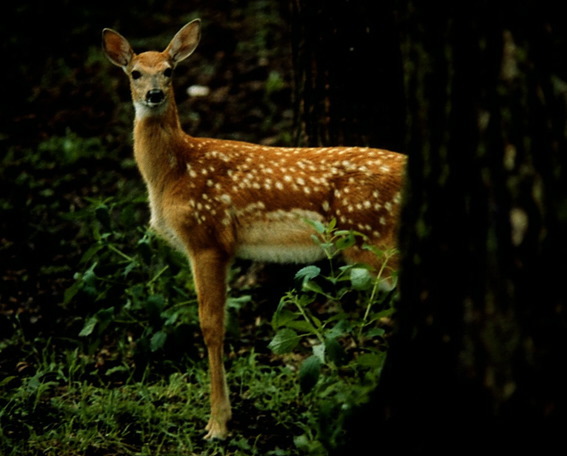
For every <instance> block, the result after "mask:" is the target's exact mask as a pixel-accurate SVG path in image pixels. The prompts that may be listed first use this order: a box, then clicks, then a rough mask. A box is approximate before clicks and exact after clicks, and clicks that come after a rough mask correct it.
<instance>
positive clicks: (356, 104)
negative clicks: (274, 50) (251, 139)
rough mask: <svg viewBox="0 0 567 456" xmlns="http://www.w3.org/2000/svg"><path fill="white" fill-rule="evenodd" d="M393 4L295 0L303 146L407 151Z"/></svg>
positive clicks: (295, 49) (299, 125) (297, 101)
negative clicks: (367, 147) (351, 146)
mask: <svg viewBox="0 0 567 456" xmlns="http://www.w3.org/2000/svg"><path fill="white" fill-rule="evenodd" d="M392 3H393V2H392V1H379V2H378V1H368V0H364V1H349V0H336V1H332V2H329V1H325V0H292V1H291V5H292V14H291V26H292V39H293V43H292V44H293V58H294V71H295V75H294V79H295V95H296V96H295V105H296V109H295V111H296V114H297V117H296V120H297V125H296V131H297V134H298V142H299V143H301V144H302V145H312V146H319V145H353V146H354V145H366V146H368V145H372V146H375V147H381V148H386V149H394V150H399V149H400V148H401V146H402V144H403V121H404V112H403V103H402V102H401V99H402V91H403V85H402V77H401V61H400V50H399V47H398V46H397V36H396V34H395V29H394V25H395V21H394V14H393V9H392V7H391V4H392Z"/></svg>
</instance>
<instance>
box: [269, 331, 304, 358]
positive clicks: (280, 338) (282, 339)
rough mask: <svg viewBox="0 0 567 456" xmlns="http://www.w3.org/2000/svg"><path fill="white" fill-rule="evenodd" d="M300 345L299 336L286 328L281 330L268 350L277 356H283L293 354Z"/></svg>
mask: <svg viewBox="0 0 567 456" xmlns="http://www.w3.org/2000/svg"><path fill="white" fill-rule="evenodd" d="M298 343H299V336H298V335H297V333H296V332H295V331H294V330H293V329H289V328H284V329H281V330H279V331H278V332H277V333H276V335H275V337H274V338H273V339H272V341H271V342H270V343H269V344H268V348H269V349H270V350H272V352H274V353H275V354H276V355H283V354H284V353H289V352H291V351H292V350H293V349H294V348H295V347H296V346H297V344H298Z"/></svg>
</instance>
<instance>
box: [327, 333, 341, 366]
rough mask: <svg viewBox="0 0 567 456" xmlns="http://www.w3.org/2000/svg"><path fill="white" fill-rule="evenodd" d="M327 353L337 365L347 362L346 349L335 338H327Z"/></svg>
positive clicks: (329, 358) (330, 359)
mask: <svg viewBox="0 0 567 456" xmlns="http://www.w3.org/2000/svg"><path fill="white" fill-rule="evenodd" d="M325 354H326V356H327V359H328V360H329V361H331V362H333V363H335V365H337V366H340V365H342V364H344V362H345V358H346V355H345V351H344V349H343V347H342V345H341V344H340V343H339V342H338V340H337V339H335V338H326V339H325Z"/></svg>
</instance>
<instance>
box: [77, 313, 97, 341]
mask: <svg viewBox="0 0 567 456" xmlns="http://www.w3.org/2000/svg"><path fill="white" fill-rule="evenodd" d="M97 324H98V317H97V316H96V315H93V316H92V317H91V318H89V319H88V320H87V322H86V323H85V326H83V329H81V332H80V333H79V336H80V337H86V336H90V335H91V334H92V333H93V331H94V329H95V328H96V325H97Z"/></svg>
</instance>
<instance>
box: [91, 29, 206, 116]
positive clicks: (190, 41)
mask: <svg viewBox="0 0 567 456" xmlns="http://www.w3.org/2000/svg"><path fill="white" fill-rule="evenodd" d="M200 30H201V21H200V20H199V19H195V20H194V21H192V22H189V23H188V24H187V25H185V26H184V27H183V28H182V29H181V30H179V32H177V34H176V35H175V36H174V37H173V39H172V40H171V42H170V43H169V45H168V46H167V48H165V50H164V51H163V52H155V51H149V52H143V53H141V54H135V53H134V51H133V50H132V47H131V46H130V43H128V40H126V38H124V37H123V36H122V35H120V33H118V32H115V31H114V30H111V29H104V30H103V31H102V47H103V50H104V53H105V54H106V56H107V58H108V59H109V60H110V61H111V62H112V63H113V64H114V65H116V66H119V67H121V68H122V69H123V70H124V72H125V73H126V74H127V75H128V78H129V79H130V90H131V92H132V101H133V102H134V107H135V108H136V115H137V116H148V115H154V114H160V113H162V112H163V111H164V109H165V107H166V106H167V104H168V101H169V100H171V99H172V98H173V89H172V87H171V76H172V74H173V69H174V68H175V66H176V65H177V64H178V63H179V62H181V61H182V60H185V59H186V58H187V57H189V56H190V55H191V54H192V53H193V51H194V50H195V48H196V47H197V44H199V38H200Z"/></svg>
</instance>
